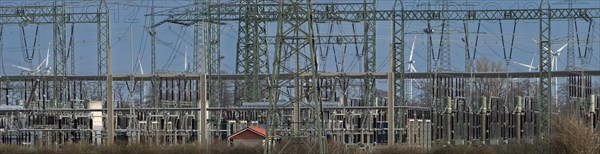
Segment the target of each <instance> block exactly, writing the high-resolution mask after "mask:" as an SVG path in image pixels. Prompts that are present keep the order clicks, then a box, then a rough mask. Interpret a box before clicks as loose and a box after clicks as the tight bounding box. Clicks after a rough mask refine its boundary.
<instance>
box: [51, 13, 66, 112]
mask: <svg viewBox="0 0 600 154" xmlns="http://www.w3.org/2000/svg"><path fill="white" fill-rule="evenodd" d="M64 8H65V4H64V2H54V10H53V13H54V23H53V29H54V31H53V40H52V42H53V43H52V44H53V47H54V54H53V60H54V82H53V83H54V95H53V98H52V99H53V102H55V104H56V105H58V104H59V103H60V104H61V105H62V102H63V101H64V100H66V99H65V97H63V96H64V94H65V92H66V91H65V82H66V77H65V76H66V75H67V72H66V71H67V70H66V68H67V55H66V54H67V50H66V49H67V47H66V39H67V37H66V35H67V34H66V25H65V22H66V21H65V20H66V19H65V10H64Z"/></svg>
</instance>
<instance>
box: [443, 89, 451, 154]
mask: <svg viewBox="0 0 600 154" xmlns="http://www.w3.org/2000/svg"><path fill="white" fill-rule="evenodd" d="M444 104H446V144H447V145H451V144H452V98H450V97H445V98H444Z"/></svg>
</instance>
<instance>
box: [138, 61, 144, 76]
mask: <svg viewBox="0 0 600 154" xmlns="http://www.w3.org/2000/svg"><path fill="white" fill-rule="evenodd" d="M139 64H140V73H142V74H144V68H143V67H142V63H139Z"/></svg>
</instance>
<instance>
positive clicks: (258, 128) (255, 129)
mask: <svg viewBox="0 0 600 154" xmlns="http://www.w3.org/2000/svg"><path fill="white" fill-rule="evenodd" d="M248 129H252V130H253V131H255V132H257V133H259V135H262V136H267V130H265V129H264V128H261V127H258V126H248Z"/></svg>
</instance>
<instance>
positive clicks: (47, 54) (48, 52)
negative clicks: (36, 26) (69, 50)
mask: <svg viewBox="0 0 600 154" xmlns="http://www.w3.org/2000/svg"><path fill="white" fill-rule="evenodd" d="M51 45H52V44H51V43H50V42H48V50H46V63H45V64H44V68H48V61H50V60H48V59H50V46H51ZM73 58H75V57H73Z"/></svg>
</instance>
